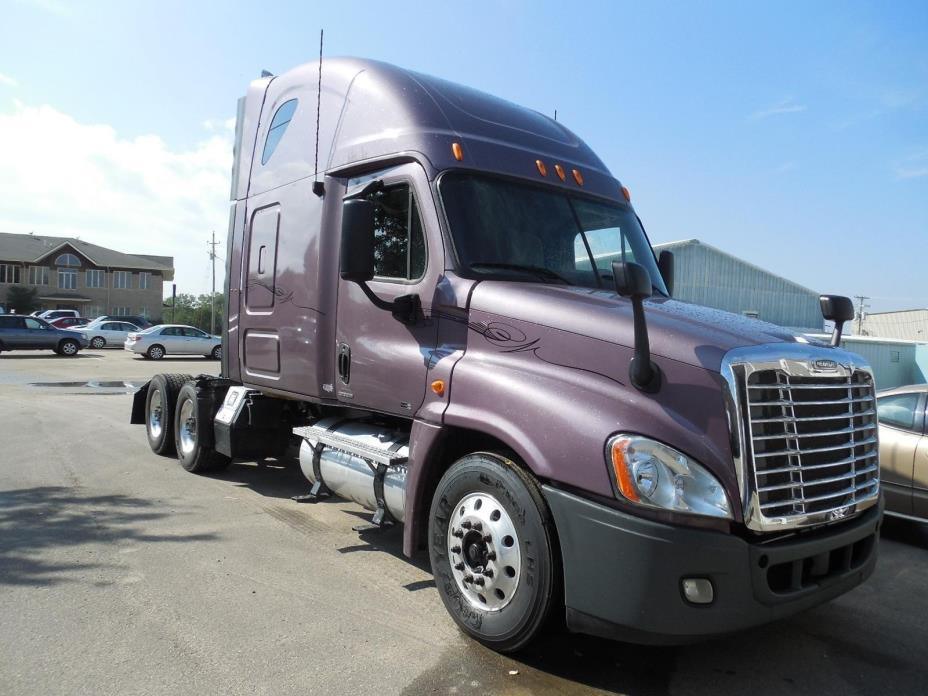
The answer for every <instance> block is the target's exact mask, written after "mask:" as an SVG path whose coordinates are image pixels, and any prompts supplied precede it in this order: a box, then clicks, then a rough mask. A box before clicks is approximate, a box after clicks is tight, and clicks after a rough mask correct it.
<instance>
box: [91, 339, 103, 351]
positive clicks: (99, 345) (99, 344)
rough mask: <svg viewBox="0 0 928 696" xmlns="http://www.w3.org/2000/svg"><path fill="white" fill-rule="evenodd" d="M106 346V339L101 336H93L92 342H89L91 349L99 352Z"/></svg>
mask: <svg viewBox="0 0 928 696" xmlns="http://www.w3.org/2000/svg"><path fill="white" fill-rule="evenodd" d="M105 345H106V339H105V338H103V336H94V338H93V340H92V341H91V342H90V347H91V348H96V349H97V350H99V349H100V348H103V347H104V346H105Z"/></svg>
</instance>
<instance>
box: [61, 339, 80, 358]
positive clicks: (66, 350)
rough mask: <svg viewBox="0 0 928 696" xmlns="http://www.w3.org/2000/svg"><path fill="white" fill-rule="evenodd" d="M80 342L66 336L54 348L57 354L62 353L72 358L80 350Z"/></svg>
mask: <svg viewBox="0 0 928 696" xmlns="http://www.w3.org/2000/svg"><path fill="white" fill-rule="evenodd" d="M80 349H81V346H80V344H79V343H78V342H77V341H75V340H74V339H72V338H66V339H64V340H63V341H61V342H60V343H59V344H58V348H57V349H56V350H55V352H56V353H58V355H63V356H65V357H66V358H73V357H74V356H75V355H77V353H78V351H80Z"/></svg>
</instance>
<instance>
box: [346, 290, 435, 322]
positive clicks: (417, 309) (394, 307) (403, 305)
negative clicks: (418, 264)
mask: <svg viewBox="0 0 928 696" xmlns="http://www.w3.org/2000/svg"><path fill="white" fill-rule="evenodd" d="M355 282H356V283H357V284H358V285H359V286H361V290H363V291H364V294H365V295H366V296H367V299H369V300H370V301H371V303H372V304H373V305H374V306H375V307H377V308H378V309H383V310H385V311H387V312H390V313H391V314H392V315H393V318H394V319H396V320H397V321H400V322H402V323H404V324H415V323H416V322H417V321H418V320H419V316H420V315H421V314H422V302H421V301H420V300H419V296H418V295H415V294H413V295H400V296H399V297H397V298H396V299H395V300H393V301H392V302H390V301H388V300H384V299H382V298H380V297H378V296H377V295H376V294H375V293H374V291H373V290H371V289H370V286H369V285H368V284H367V283H365V282H363V281H355Z"/></svg>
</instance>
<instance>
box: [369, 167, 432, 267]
mask: <svg viewBox="0 0 928 696" xmlns="http://www.w3.org/2000/svg"><path fill="white" fill-rule="evenodd" d="M368 199H369V200H371V201H373V203H374V206H375V208H374V275H375V276H376V277H377V278H378V279H382V280H399V281H404V280H405V281H411V280H418V279H419V278H421V277H422V276H423V275H424V274H425V236H424V234H423V231H422V219H421V218H420V216H419V209H418V207H417V205H416V197H415V194H414V193H413V191H412V189H411V188H410V186H409V184H405V183H404V184H396V185H393V186H387V187H385V188H383V189H380V190H379V191H375V192H374V193H372V194H370V195H369V196H368Z"/></svg>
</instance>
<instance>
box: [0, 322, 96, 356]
mask: <svg viewBox="0 0 928 696" xmlns="http://www.w3.org/2000/svg"><path fill="white" fill-rule="evenodd" d="M88 345H90V343H89V341H88V340H87V338H86V337H85V336H83V335H82V334H81V333H80V332H78V331H69V330H67V329H56V328H55V327H54V326H52V325H51V324H49V323H48V322H46V321H44V320H42V319H39V318H38V317H27V316H21V315H19V314H0V352H3V351H5V350H46V349H47V350H53V351H55V352H56V353H58V355H64V356H68V357H70V356H74V355H77V352H78V351H79V350H80V349H81V348H86V347H87V346H88Z"/></svg>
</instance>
